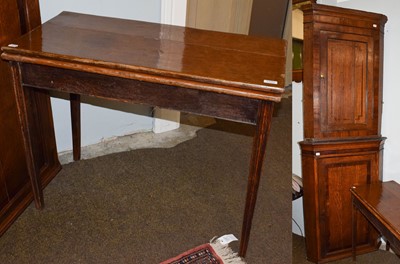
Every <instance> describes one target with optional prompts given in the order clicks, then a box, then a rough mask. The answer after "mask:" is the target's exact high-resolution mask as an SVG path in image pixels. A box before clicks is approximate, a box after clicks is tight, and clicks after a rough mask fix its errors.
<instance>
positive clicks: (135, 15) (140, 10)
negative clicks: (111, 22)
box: [39, 0, 161, 152]
mask: <svg viewBox="0 0 400 264" xmlns="http://www.w3.org/2000/svg"><path fill="white" fill-rule="evenodd" d="M39 2H40V8H41V15H42V21H43V22H45V21H47V20H48V19H50V18H52V17H54V16H56V15H57V14H59V13H60V12H62V11H73V12H80V13H87V14H94V15H102V16H110V17H119V18H127V19H134V20H143V21H150V22H160V19H161V1H159V0H146V1H141V0H112V1H111V0H63V1H59V0H40V1H39ZM84 101H86V100H85V99H84ZM89 103H90V104H82V110H81V112H82V115H81V116H82V145H83V146H85V145H90V144H94V143H97V142H99V141H101V140H102V139H104V138H108V137H112V136H120V135H125V134H131V133H134V132H139V131H150V130H151V129H152V126H153V125H152V122H153V119H152V118H151V117H149V116H150V111H151V108H150V107H148V106H138V105H130V104H115V103H114V104H112V106H111V107H112V108H114V109H118V110H110V109H106V108H101V107H97V106H93V105H91V104H96V105H104V103H105V102H104V101H98V100H90V101H89ZM107 104H109V103H107ZM52 107H53V117H54V124H55V132H56V140H57V148H58V151H59V152H60V151H64V150H70V149H72V143H71V142H72V140H71V125H70V123H71V121H70V112H69V111H70V110H69V109H70V108H69V101H67V100H63V99H54V98H53V99H52ZM132 113H135V114H132Z"/></svg>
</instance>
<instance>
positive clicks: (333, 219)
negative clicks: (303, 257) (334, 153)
mask: <svg viewBox="0 0 400 264" xmlns="http://www.w3.org/2000/svg"><path fill="white" fill-rule="evenodd" d="M377 171H379V170H378V169H377V160H376V157H375V155H360V156H348V157H347V156H345V157H335V158H326V159H321V160H320V161H318V175H319V177H318V179H319V186H320V188H319V197H320V200H319V201H320V206H319V215H320V219H321V221H320V229H321V230H320V232H321V237H322V238H324V239H323V241H322V245H321V255H322V256H323V257H327V256H329V255H331V254H335V253H339V252H341V251H343V250H344V249H345V250H347V251H350V250H351V247H352V235H351V234H352V230H351V217H352V215H351V212H352V210H351V209H352V203H351V195H350V191H349V190H350V188H351V187H352V186H354V185H363V184H367V183H371V182H372V181H377V180H378V175H377V174H376V172H377ZM346 190H347V191H346ZM359 217H360V219H359V221H358V230H359V232H358V237H357V245H359V246H368V245H374V240H373V239H372V240H371V232H370V231H371V230H370V229H371V228H370V226H369V224H368V222H367V221H366V220H365V218H363V217H361V216H359Z"/></svg>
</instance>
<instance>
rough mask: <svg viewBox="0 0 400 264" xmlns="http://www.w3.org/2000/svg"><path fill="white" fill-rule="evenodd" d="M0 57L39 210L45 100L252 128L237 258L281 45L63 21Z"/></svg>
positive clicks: (155, 27) (280, 71)
mask: <svg viewBox="0 0 400 264" xmlns="http://www.w3.org/2000/svg"><path fill="white" fill-rule="evenodd" d="M2 51H3V53H2V55H1V58H2V59H4V60H7V61H9V62H10V67H11V71H12V74H13V80H14V84H13V86H14V91H15V94H16V98H17V106H18V110H19V112H18V114H19V119H20V121H21V130H22V134H23V138H24V150H25V156H26V159H27V166H28V171H29V176H30V179H31V183H32V189H33V194H34V200H35V205H36V207H37V208H39V209H40V208H43V206H44V198H43V190H42V182H41V179H40V176H39V175H40V173H39V168H38V166H37V160H38V157H40V156H41V155H40V154H41V153H40V152H41V151H46V152H48V153H53V154H54V155H55V156H57V153H56V149H55V148H53V149H50V147H49V146H51V145H55V138H54V137H53V136H51V135H45V134H43V133H42V131H48V130H51V129H53V128H52V127H51V126H53V124H52V115H51V108H50V107H40V106H43V100H41V98H42V97H41V95H43V94H44V95H48V94H49V91H58V92H65V93H68V94H74V95H78V96H80V95H86V96H93V97H99V98H104V99H109V100H114V101H120V102H130V103H139V104H148V105H151V106H158V107H162V108H168V109H174V110H178V111H183V112H188V113H194V114H199V115H207V116H212V117H217V118H223V119H228V120H233V121H235V122H241V123H248V124H252V125H255V133H254V136H253V145H252V154H251V159H250V165H249V175H248V183H247V190H246V193H247V194H246V201H245V207H244V216H243V225H242V233H241V240H240V249H239V254H240V255H241V256H245V254H246V250H247V246H248V242H249V235H250V229H251V223H252V219H253V214H254V209H255V205H256V200H257V191H258V186H259V181H260V175H261V171H262V166H263V161H264V157H265V150H266V144H267V139H268V134H269V131H270V125H271V119H272V113H273V107H274V104H275V103H276V102H279V101H280V100H281V96H282V94H283V92H284V89H283V87H284V80H285V68H286V67H285V63H286V59H285V58H286V42H285V41H284V40H280V39H271V38H261V37H251V36H246V35H238V34H230V33H222V32H213V31H207V30H199V29H193V28H186V27H178V26H170V25H161V24H156V23H147V22H139V21H131V20H124V19H116V18H107V17H99V16H93V15H84V14H77V13H70V12H63V13H61V14H60V15H58V16H56V17H55V18H53V19H51V20H49V21H48V22H46V23H45V24H43V25H41V26H40V27H37V28H35V29H34V30H32V31H30V32H29V33H28V34H26V35H24V36H22V37H20V38H19V39H16V40H15V41H13V42H12V43H9V44H8V45H7V46H5V47H2ZM46 105H47V104H46ZM43 116H46V117H47V119H49V120H51V121H50V122H47V123H43V122H42V120H43V119H44V118H43ZM49 142H50V143H51V144H49ZM39 146H40V147H39Z"/></svg>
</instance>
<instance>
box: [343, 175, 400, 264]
mask: <svg viewBox="0 0 400 264" xmlns="http://www.w3.org/2000/svg"><path fill="white" fill-rule="evenodd" d="M350 192H351V195H352V201H353V217H352V226H353V260H355V259H356V243H355V241H356V237H357V211H359V212H361V213H362V214H363V215H364V216H365V218H366V219H367V220H368V221H369V222H370V223H371V224H372V225H373V226H374V227H375V228H376V229H377V230H378V231H379V232H380V233H381V234H382V235H383V236H384V237H385V239H386V240H387V242H388V243H389V245H390V247H391V248H392V249H393V251H394V252H395V253H396V254H397V255H399V254H400V185H399V184H398V183H396V182H394V181H389V182H383V183H382V182H379V183H372V184H367V185H363V186H359V187H353V188H352V189H350Z"/></svg>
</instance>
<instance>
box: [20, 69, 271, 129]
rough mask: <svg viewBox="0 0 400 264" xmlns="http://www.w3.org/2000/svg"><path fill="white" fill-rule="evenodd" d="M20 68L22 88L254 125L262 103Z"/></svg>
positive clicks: (93, 75)
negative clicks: (171, 110) (32, 88)
mask: <svg viewBox="0 0 400 264" xmlns="http://www.w3.org/2000/svg"><path fill="white" fill-rule="evenodd" d="M19 67H20V71H21V77H22V85H23V86H25V87H35V88H39V89H46V90H53V91H60V92H66V93H71V94H81V95H85V96H93V97H99V98H105V99H109V100H115V101H121V102H130V103H137V104H147V105H150V106H158V107H162V108H166V109H174V110H178V111H182V112H187V113H194V114H199V115H206V116H212V117H216V118H222V119H227V120H233V121H237V122H242V123H248V124H253V125H254V124H256V123H257V111H258V107H259V105H260V103H261V102H262V100H260V99H253V98H246V97H240V96H233V95H227V94H221V93H216V92H211V91H201V90H196V89H189V88H184V87H179V86H172V85H164V84H159V83H152V82H144V81H138V80H134V79H125V78H120V77H114V76H108V75H103V74H96V73H89V72H82V71H75V70H70V69H62V68H54V67H49V66H43V65H34V64H28V63H20V64H19ZM269 103H272V102H269Z"/></svg>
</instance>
